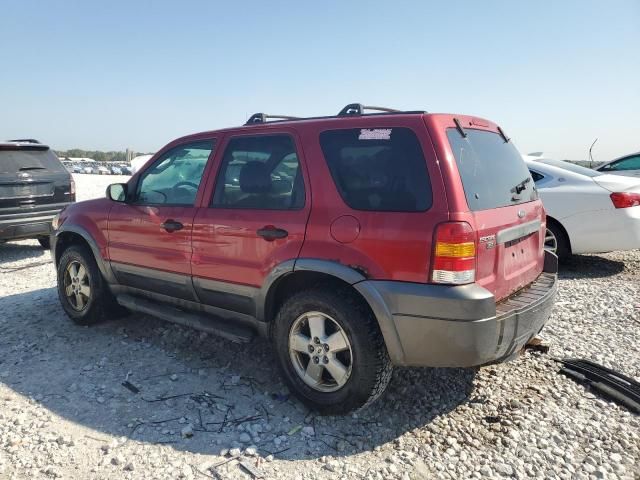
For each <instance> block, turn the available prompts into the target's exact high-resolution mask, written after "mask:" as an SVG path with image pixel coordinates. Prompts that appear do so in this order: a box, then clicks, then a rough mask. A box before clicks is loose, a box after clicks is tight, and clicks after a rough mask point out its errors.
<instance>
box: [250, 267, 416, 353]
mask: <svg viewBox="0 0 640 480" xmlns="http://www.w3.org/2000/svg"><path fill="white" fill-rule="evenodd" d="M319 283H326V284H329V285H335V286H336V288H346V289H348V290H350V291H351V292H352V293H353V295H354V296H355V297H356V298H358V299H359V300H361V301H362V302H363V304H364V305H366V307H367V308H368V309H369V310H370V311H371V313H372V314H373V316H374V317H375V318H376V320H377V323H378V327H379V328H380V332H381V333H382V336H383V338H384V341H385V345H386V347H387V351H388V353H389V356H390V358H391V361H392V363H393V364H395V365H402V364H404V351H403V349H402V345H401V343H400V337H399V335H398V332H397V330H396V328H395V323H394V321H393V315H392V313H391V311H390V310H389V308H388V306H387V305H386V302H385V301H384V299H383V298H382V297H381V296H380V294H379V293H378V292H377V291H376V289H375V288H373V287H372V285H371V284H370V282H368V281H367V278H366V277H365V276H364V275H362V273H360V272H358V271H357V270H355V269H353V268H351V267H348V266H346V265H343V264H340V263H338V262H333V261H330V260H317V259H299V260H297V261H296V262H295V264H294V265H293V266H292V268H285V269H283V270H281V271H280V274H279V275H278V276H277V277H275V278H273V279H271V281H270V282H269V283H268V285H265V287H263V290H262V292H261V297H262V298H261V302H259V303H258V312H257V314H258V315H257V317H258V320H259V321H261V322H266V323H270V322H271V320H273V319H274V318H275V315H276V313H277V311H278V308H279V306H280V305H282V303H283V302H284V301H285V300H286V299H287V298H288V297H289V296H291V295H293V294H294V293H297V292H299V291H302V290H305V289H308V288H311V287H313V286H314V285H317V284H319Z"/></svg>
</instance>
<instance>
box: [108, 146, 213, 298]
mask: <svg viewBox="0 0 640 480" xmlns="http://www.w3.org/2000/svg"><path fill="white" fill-rule="evenodd" d="M213 147H214V141H213V140H201V141H193V142H189V143H184V144H181V145H178V146H175V147H173V148H170V149H169V150H168V151H167V152H165V153H164V154H162V155H161V156H160V157H158V159H157V160H155V161H154V162H153V163H152V164H151V165H150V166H149V167H148V168H147V169H146V170H144V171H143V172H141V174H140V175H139V177H134V180H133V181H132V182H129V185H128V187H129V189H131V190H132V191H130V192H128V194H127V197H128V198H127V203H118V204H116V205H114V206H113V208H112V209H111V212H110V214H109V243H108V245H109V246H108V248H109V252H108V254H109V259H110V261H111V265H112V268H113V270H114V273H115V275H116V277H117V279H118V282H120V283H121V284H122V285H125V286H129V287H134V288H138V289H141V290H146V291H151V292H155V293H161V294H165V295H169V296H172V297H178V298H183V299H187V300H195V298H194V296H193V288H192V286H191V279H190V276H191V265H190V260H191V230H192V227H193V218H194V216H195V212H196V202H197V197H198V193H199V191H200V183H201V179H202V176H203V173H204V170H205V166H206V165H207V162H208V160H209V157H211V156H212V155H211V152H212V151H213Z"/></svg>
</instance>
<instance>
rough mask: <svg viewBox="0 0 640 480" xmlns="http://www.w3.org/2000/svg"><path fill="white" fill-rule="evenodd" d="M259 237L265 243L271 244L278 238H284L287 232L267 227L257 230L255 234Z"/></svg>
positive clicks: (271, 226) (270, 226)
mask: <svg viewBox="0 0 640 480" xmlns="http://www.w3.org/2000/svg"><path fill="white" fill-rule="evenodd" d="M256 233H257V234H258V236H259V237H262V238H264V239H265V240H266V241H267V242H273V241H274V240H276V239H278V238H286V237H287V236H288V235H289V232H287V231H286V230H283V229H282V228H277V227H274V226H273V225H267V226H264V227H262V228H261V229H259V230H258V231H257V232H256Z"/></svg>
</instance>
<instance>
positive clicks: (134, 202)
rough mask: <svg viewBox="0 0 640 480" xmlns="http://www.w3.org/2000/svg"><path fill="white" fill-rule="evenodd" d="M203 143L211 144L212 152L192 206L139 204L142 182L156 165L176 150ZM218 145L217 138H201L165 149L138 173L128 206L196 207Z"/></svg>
mask: <svg viewBox="0 0 640 480" xmlns="http://www.w3.org/2000/svg"><path fill="white" fill-rule="evenodd" d="M201 142H211V151H210V152H209V156H208V157H207V161H206V163H205V164H204V169H203V170H202V177H201V178H200V183H199V184H198V190H197V191H196V196H195V198H194V199H193V202H192V203H191V204H185V203H150V202H147V203H142V202H138V201H137V200H138V198H139V196H140V188H141V187H142V180H143V178H144V176H145V174H146V173H147V172H148V171H149V170H151V169H152V168H154V167H155V166H156V165H158V163H160V162H163V161H164V160H165V159H166V158H167V156H168V155H169V154H170V153H171V152H173V151H174V150H177V149H178V148H184V147H185V145H191V144H194V143H201ZM217 144H218V140H217V139H216V138H201V139H192V140H189V141H186V142H183V143H178V144H176V145H173V146H172V147H169V148H167V149H165V150H164V151H163V152H162V153H161V154H160V155H159V156H158V158H156V159H155V160H154V161H153V163H151V164H150V165H149V166H148V167H147V168H145V169H144V170H140V171H139V172H138V173H137V178H136V180H135V185H134V191H133V192H132V193H133V194H134V195H133V198H131V199H127V202H126V203H127V204H129V205H134V206H137V207H182V208H190V207H195V206H196V205H197V203H198V193H199V192H200V190H202V189H203V188H205V184H206V182H205V180H206V174H207V166H209V165H210V164H211V162H212V160H213V158H214V156H215V153H216V149H217V148H216V147H217Z"/></svg>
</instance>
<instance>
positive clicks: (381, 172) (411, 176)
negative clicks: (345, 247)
mask: <svg viewBox="0 0 640 480" xmlns="http://www.w3.org/2000/svg"><path fill="white" fill-rule="evenodd" d="M320 145H321V146H322V151H323V153H324V157H325V159H326V161H327V165H328V166H329V170H330V171H331V176H332V177H333V181H334V182H335V184H336V187H337V189H338V192H339V193H340V196H341V197H342V199H343V200H344V202H345V203H346V204H347V205H348V206H349V207H351V208H353V209H354V210H374V211H390V212H423V211H425V210H428V209H429V208H430V207H431V204H432V194H431V182H430V180H429V174H428V172H427V165H426V163H425V160H424V155H423V153H422V148H421V147H420V143H419V142H418V138H417V137H416V135H415V133H414V132H413V131H412V130H410V129H408V128H372V129H369V128H363V129H361V128H357V129H349V130H329V131H326V132H322V133H321V134H320Z"/></svg>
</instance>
